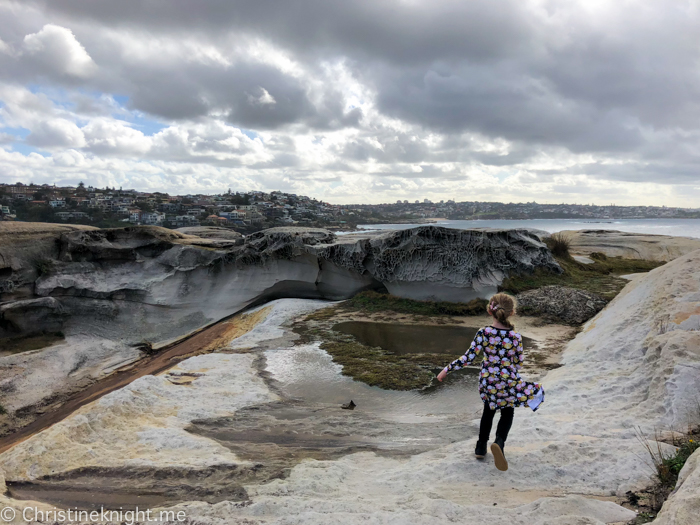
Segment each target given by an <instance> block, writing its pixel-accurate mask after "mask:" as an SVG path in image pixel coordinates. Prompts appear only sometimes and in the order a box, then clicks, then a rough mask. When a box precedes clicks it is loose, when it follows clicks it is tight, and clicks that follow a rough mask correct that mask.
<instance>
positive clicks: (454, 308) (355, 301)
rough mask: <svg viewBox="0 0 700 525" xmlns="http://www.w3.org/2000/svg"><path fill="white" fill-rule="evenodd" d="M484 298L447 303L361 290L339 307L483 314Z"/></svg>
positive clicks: (439, 313)
mask: <svg viewBox="0 0 700 525" xmlns="http://www.w3.org/2000/svg"><path fill="white" fill-rule="evenodd" d="M487 303H488V301H487V300H486V299H474V300H472V301H469V302H468V303H448V302H434V301H414V300H412V299H402V298H401V297H396V296H394V295H389V294H385V293H378V292H372V291H368V292H362V293H359V294H357V295H356V296H354V297H353V298H352V299H349V300H347V301H345V302H344V303H343V304H342V305H340V308H342V309H344V310H360V311H364V312H368V313H374V312H386V311H391V312H397V313H401V314H416V315H483V314H485V313H486V304H487Z"/></svg>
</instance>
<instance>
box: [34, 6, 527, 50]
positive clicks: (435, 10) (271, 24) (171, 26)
mask: <svg viewBox="0 0 700 525" xmlns="http://www.w3.org/2000/svg"><path fill="white" fill-rule="evenodd" d="M34 3H35V4H37V5H40V6H42V8H43V9H44V10H46V11H48V12H49V13H54V14H58V15H66V16H67V17H69V18H70V19H76V18H77V19H89V20H94V21H97V22H99V23H100V24H105V25H110V26H116V27H135V26H138V27H145V28H147V29H149V30H155V31H166V32H170V31H183V30H185V31H188V32H189V31H198V32H202V33H207V34H208V33H211V32H214V33H218V34H221V33H229V32H231V31H243V32H245V33H249V34H256V35H260V36H262V37H263V38H265V39H269V40H272V41H274V42H276V43H278V44H280V45H283V46H284V47H287V48H293V49H295V50H297V51H303V52H308V53H312V54H317V53H323V52H327V51H331V52H336V53H340V54H343V55H346V54H349V55H355V54H356V53H360V54H362V55H365V56H368V57H384V58H386V59H388V60H391V61H402V62H416V61H432V60H435V59H440V58H448V57H457V58H462V57H467V56H468V57H471V58H475V59H488V58H492V57H495V56H499V55H502V54H506V53H507V54H510V50H512V49H513V48H514V47H516V46H519V45H523V44H524V43H525V42H526V41H527V39H528V38H529V37H530V36H531V24H532V21H533V15H532V12H531V11H530V10H528V9H527V6H526V5H525V4H524V3H523V2H519V1H517V0H503V1H501V2H492V1H488V0H475V1H470V2H464V1H462V0H448V1H442V2H401V1H396V0H394V1H386V2H377V1H376V0H356V1H352V2H348V1H345V0H290V1H287V2H279V1H277V0H247V1H240V0H239V1H236V0H209V1H207V2H203V3H194V2H191V1H190V0H121V1H120V2H113V1H111V0H92V1H90V2H85V1H83V0H51V1H50V2H46V1H35V2H34Z"/></svg>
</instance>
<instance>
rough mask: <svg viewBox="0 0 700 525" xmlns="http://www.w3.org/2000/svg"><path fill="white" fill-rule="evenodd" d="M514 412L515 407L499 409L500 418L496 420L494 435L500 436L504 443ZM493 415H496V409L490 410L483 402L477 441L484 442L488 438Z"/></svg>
mask: <svg viewBox="0 0 700 525" xmlns="http://www.w3.org/2000/svg"><path fill="white" fill-rule="evenodd" d="M514 414H515V409H514V408H513V407H506V408H502V409H501V418H500V419H499V420H498V426H497V427H496V437H499V438H501V439H502V440H503V442H504V443H505V441H506V439H508V432H509V431H510V426H511V425H512V424H513V415H514ZM494 415H496V410H491V409H490V408H489V406H488V404H486V403H484V413H483V414H481V427H480V428H479V441H482V442H484V443H486V442H487V441H488V440H489V437H490V436H491V426H492V425H493V416H494Z"/></svg>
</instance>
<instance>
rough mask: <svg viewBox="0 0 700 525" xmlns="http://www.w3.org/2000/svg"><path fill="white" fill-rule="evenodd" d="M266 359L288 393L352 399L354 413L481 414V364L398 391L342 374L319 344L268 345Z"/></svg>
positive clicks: (402, 416) (327, 400)
mask: <svg viewBox="0 0 700 525" xmlns="http://www.w3.org/2000/svg"><path fill="white" fill-rule="evenodd" d="M265 358H266V359H267V364H266V370H267V372H268V373H269V374H270V375H271V377H272V379H274V380H275V381H276V382H277V386H278V387H279V388H280V389H281V390H282V392H283V393H284V394H285V396H288V397H291V398H293V399H297V400H303V401H304V402H307V403H310V404H322V405H333V406H337V407H340V405H342V404H344V403H348V402H349V401H350V400H353V401H354V402H355V404H356V405H357V408H356V409H355V412H362V413H368V414H372V415H373V416H378V417H381V418H382V419H385V420H391V421H397V422H403V423H419V422H428V421H435V420H436V418H437V419H447V418H451V417H454V416H455V414H458V415H459V416H460V417H465V416H466V417H469V416H471V417H479V415H480V413H481V409H482V403H481V399H480V398H479V393H478V380H479V369H478V368H474V369H466V370H458V371H456V372H453V373H451V374H450V375H449V376H447V379H446V380H445V381H444V382H443V383H441V384H433V385H431V386H430V387H429V388H425V389H423V390H411V391H393V390H382V389H381V388H378V387H374V386H368V385H366V384H365V383H362V382H360V381H355V380H353V379H351V378H350V377H347V376H344V375H342V367H341V366H340V365H338V364H336V363H334V362H333V360H332V358H331V356H330V355H329V354H328V353H327V352H325V351H324V350H321V349H320V348H319V347H318V343H315V344H308V345H299V346H294V347H291V348H283V349H279V350H268V351H266V352H265ZM434 383H437V382H436V381H435V382H434Z"/></svg>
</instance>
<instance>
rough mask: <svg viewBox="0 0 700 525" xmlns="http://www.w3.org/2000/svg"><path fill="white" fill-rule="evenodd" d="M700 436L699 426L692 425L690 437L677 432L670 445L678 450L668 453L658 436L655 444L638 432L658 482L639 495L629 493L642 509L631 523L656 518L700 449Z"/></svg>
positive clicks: (639, 523)
mask: <svg viewBox="0 0 700 525" xmlns="http://www.w3.org/2000/svg"><path fill="white" fill-rule="evenodd" d="M698 415H700V412H699V413H698ZM699 435H700V426H697V425H696V426H695V427H693V426H692V425H689V426H688V432H687V433H686V434H679V433H674V434H673V438H672V439H671V442H670V444H672V445H673V446H675V447H676V450H675V451H674V452H672V453H668V452H664V451H663V450H662V448H661V444H660V443H661V438H660V437H659V436H658V435H656V436H655V437H654V441H649V439H647V437H646V436H644V434H643V433H642V432H641V430H639V429H637V439H639V441H640V442H641V443H642V445H644V448H645V449H646V451H647V453H648V455H649V463H650V465H651V466H652V467H653V469H654V477H655V483H654V484H653V485H652V486H650V487H648V488H647V489H645V490H643V491H641V492H639V493H632V492H628V493H627V497H628V501H629V502H630V503H631V504H632V505H634V506H636V507H638V508H639V515H638V516H637V518H636V519H635V520H633V521H631V522H630V525H641V524H642V523H649V522H651V521H652V520H653V519H654V518H656V515H657V513H658V512H659V510H661V507H662V506H663V504H664V501H666V499H667V498H668V496H669V495H670V494H671V492H672V491H673V490H674V489H675V488H676V483H677V482H678V474H680V472H681V470H682V469H683V467H684V466H685V463H686V461H688V458H689V457H690V456H692V455H693V453H694V452H695V451H696V450H698V449H700V443H698V436H699Z"/></svg>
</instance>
